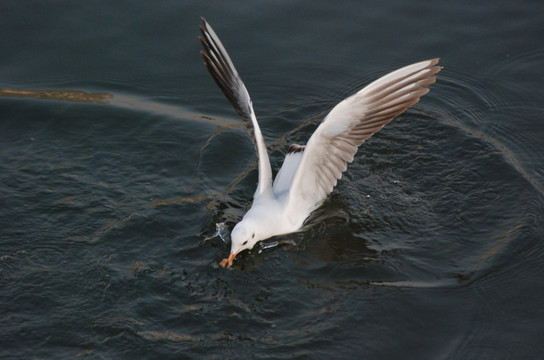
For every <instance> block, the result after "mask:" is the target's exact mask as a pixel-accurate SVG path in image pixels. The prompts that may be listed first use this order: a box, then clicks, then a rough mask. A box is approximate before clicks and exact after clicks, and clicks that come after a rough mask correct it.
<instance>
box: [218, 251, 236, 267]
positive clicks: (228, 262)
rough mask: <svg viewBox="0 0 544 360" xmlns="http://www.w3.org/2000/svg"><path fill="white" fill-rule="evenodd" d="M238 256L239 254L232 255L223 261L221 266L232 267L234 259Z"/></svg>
mask: <svg viewBox="0 0 544 360" xmlns="http://www.w3.org/2000/svg"><path fill="white" fill-rule="evenodd" d="M237 254H238V253H237V252H236V253H230V255H229V258H228V259H223V260H221V262H220V263H219V265H221V266H222V267H224V268H226V267H231V266H232V262H233V261H234V258H235V257H236V255H237Z"/></svg>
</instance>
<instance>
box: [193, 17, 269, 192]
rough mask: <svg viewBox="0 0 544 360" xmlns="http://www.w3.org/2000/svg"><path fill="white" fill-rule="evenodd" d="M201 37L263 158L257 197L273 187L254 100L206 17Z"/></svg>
mask: <svg viewBox="0 0 544 360" xmlns="http://www.w3.org/2000/svg"><path fill="white" fill-rule="evenodd" d="M200 33H201V34H202V36H200V37H199V39H200V42H201V44H202V47H203V48H204V50H202V51H201V52H200V53H201V55H202V58H203V59H204V64H205V65H206V68H207V69H208V71H209V73H210V74H211V75H212V77H213V79H214V80H215V82H216V84H217V85H218V86H219V88H220V89H221V91H222V92H223V94H224V95H225V97H226V98H227V100H228V101H229V102H230V104H231V105H232V107H233V108H234V110H235V111H236V112H237V113H238V115H239V116H240V117H241V118H242V120H243V121H244V123H245V125H246V127H247V129H248V131H249V133H250V135H251V138H252V140H253V143H254V145H255V148H256V149H257V154H258V157H259V184H258V185H257V190H256V192H255V196H258V195H261V194H262V193H264V192H265V191H267V190H269V189H271V188H272V170H271V168H270V160H269V159H268V153H267V151H266V145H265V143H264V138H263V135H262V133H261V129H260V128H259V123H258V122H257V118H256V116H255V112H254V110H253V103H252V101H251V98H250V96H249V93H248V91H247V89H246V86H245V85H244V83H243V81H242V79H241V77H240V75H238V72H237V71H236V68H235V67H234V64H233V63H232V60H231V59H230V57H229V55H228V53H227V51H226V50H225V48H224V46H223V44H222V43H221V40H219V37H218V36H217V35H216V34H215V32H214V31H213V29H212V27H211V26H210V25H209V24H208V23H207V22H206V20H204V19H202V25H201V26H200Z"/></svg>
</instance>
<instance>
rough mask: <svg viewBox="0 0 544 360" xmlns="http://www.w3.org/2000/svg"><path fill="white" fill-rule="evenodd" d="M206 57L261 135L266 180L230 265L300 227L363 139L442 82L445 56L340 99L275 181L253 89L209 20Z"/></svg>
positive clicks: (235, 235) (257, 139) (235, 233)
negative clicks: (246, 252)
mask: <svg viewBox="0 0 544 360" xmlns="http://www.w3.org/2000/svg"><path fill="white" fill-rule="evenodd" d="M200 31H201V33H202V37H201V38H200V41H201V43H202V45H203V46H204V51H202V52H201V53H202V57H203V58H204V63H205V64H206V67H207V68H208V71H209V72H210V73H211V75H212V77H213V78H214V80H215V81H216V83H217V84H218V85H219V87H220V88H221V90H222V91H223V93H224V94H225V96H226V97H227V99H228V100H229V102H230V103H231V105H232V106H233V107H234V109H235V110H236V112H237V113H238V114H239V115H240V117H241V118H242V120H243V121H244V122H245V123H246V125H247V127H248V130H249V131H250V133H252V135H253V140H254V143H255V146H256V149H257V153H258V157H259V166H258V169H259V183H258V185H257V189H256V191H255V194H254V196H253V204H252V206H251V208H250V209H249V211H248V212H247V213H246V214H245V215H244V217H243V219H242V220H241V221H240V222H239V223H238V224H237V225H236V226H235V227H234V229H233V230H232V233H231V239H232V246H231V253H230V256H229V258H228V259H224V260H223V262H222V263H221V265H222V266H231V265H232V262H233V260H234V258H235V257H236V255H237V254H238V253H239V252H240V251H242V250H245V249H252V248H253V246H255V244H256V243H257V242H259V241H261V240H265V239H268V238H270V237H272V236H275V235H281V234H286V233H291V232H295V231H297V230H299V229H300V228H301V227H302V225H303V223H304V220H306V218H307V217H308V216H309V215H310V213H311V212H312V211H314V210H315V209H316V208H317V207H319V206H320V205H321V203H322V202H323V200H325V199H326V198H327V196H328V195H329V194H330V193H331V191H332V190H333V188H334V186H335V185H336V183H337V181H338V179H340V178H341V177H342V173H343V172H344V171H345V170H346V169H347V164H348V163H350V162H352V161H353V157H354V155H355V153H356V152H357V149H358V147H359V146H360V145H361V144H362V143H363V142H364V141H365V140H366V139H368V138H369V137H371V136H372V135H373V134H374V133H376V132H377V131H379V130H380V129H381V128H383V126H384V125H386V124H387V123H389V122H390V121H391V120H393V119H394V118H395V117H396V116H398V115H400V114H401V113H403V112H404V111H405V110H406V109H407V108H408V107H410V106H412V105H413V104H415V103H416V102H418V101H419V98H420V97H421V96H423V95H425V94H426V93H427V92H428V91H429V89H428V88H427V86H428V85H430V84H432V83H434V82H435V80H436V78H435V74H436V73H438V72H439V71H440V69H441V67H439V66H436V64H437V63H438V59H431V60H426V61H422V62H419V63H415V64H412V65H409V66H406V67H403V68H401V69H399V70H396V71H394V72H392V73H389V74H387V75H385V76H383V77H381V78H380V79H378V80H376V81H374V82H373V83H371V84H370V85H368V86H366V87H365V88H363V89H362V90H360V91H358V92H357V93H355V94H353V95H352V96H350V97H348V98H347V99H345V100H343V101H341V102H340V103H339V104H338V105H336V106H335V107H334V108H333V109H332V110H331V112H330V113H329V114H328V115H327V117H326V118H325V119H324V120H323V122H322V123H321V125H320V126H319V127H318V128H317V129H316V130H315V132H314V133H313V135H312V136H311V137H310V139H309V140H308V143H307V144H306V145H305V146H299V145H292V146H291V148H290V149H289V151H288V153H287V155H286V157H285V160H284V162H283V165H282V167H281V169H280V171H279V172H278V174H277V175H276V178H275V179H274V182H272V170H271V167H270V161H269V159H268V153H267V151H266V145H265V143H264V139H263V136H262V134H261V130H260V128H259V124H258V122H257V118H256V117H255V112H254V111H253V105H252V102H251V98H250V97H249V93H248V92H247V89H246V87H245V85H244V83H243V82H242V80H241V78H240V76H239V75H238V72H237V71H236V69H235V67H234V64H233V63H232V61H231V60H230V57H229V56H228V54H227V52H226V50H225V48H224V47H223V45H222V44H221V41H220V40H219V38H218V37H217V35H216V34H215V33H214V31H213V30H212V28H211V27H210V25H209V24H208V23H207V22H206V21H205V20H202V26H201V28H200Z"/></svg>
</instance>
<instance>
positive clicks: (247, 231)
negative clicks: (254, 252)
mask: <svg viewBox="0 0 544 360" xmlns="http://www.w3.org/2000/svg"><path fill="white" fill-rule="evenodd" d="M230 239H231V242H232V244H231V248H230V255H229V257H228V259H223V261H221V266H223V267H231V266H232V262H233V261H234V258H235V257H236V255H238V253H240V252H241V251H244V250H251V249H253V247H254V246H255V244H257V243H258V242H259V241H260V240H262V238H261V237H260V236H259V233H258V232H257V227H256V226H255V225H254V224H253V223H252V222H251V221H249V220H247V219H244V220H242V221H240V222H239V223H238V224H236V226H235V227H234V229H232V232H231V234H230Z"/></svg>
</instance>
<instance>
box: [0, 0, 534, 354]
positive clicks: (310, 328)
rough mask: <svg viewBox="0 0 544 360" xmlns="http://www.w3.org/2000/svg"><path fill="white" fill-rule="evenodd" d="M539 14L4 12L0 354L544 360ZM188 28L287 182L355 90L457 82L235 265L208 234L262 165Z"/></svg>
mask: <svg viewBox="0 0 544 360" xmlns="http://www.w3.org/2000/svg"><path fill="white" fill-rule="evenodd" d="M543 10H544V5H543V3H542V2H541V1H518V2H513V1H502V2H500V1H489V0H488V1H478V0H477V1H471V2H464V3H459V2H453V1H433V2H429V1H410V2H405V1H398V0H391V1H381V2H375V3H366V2H342V1H340V2H338V1H336V2H329V1H313V2H304V1H290V2H274V3H272V2H264V1H262V2H252V3H251V4H244V3H235V2H209V3H208V4H201V2H200V1H198V2H197V1H194V2H190V1H185V2H177V3H173V2H170V3H166V2H165V3H162V2H161V3H159V2H139V3H133V2H98V1H97V2H55V3H54V4H49V3H48V2H47V3H46V2H42V1H35V2H32V1H27V2H4V3H2V5H0V29H1V34H2V36H1V37H0V88H4V89H10V90H15V91H23V90H24V91H31V90H32V91H34V93H31V95H29V96H26V97H13V96H3V97H1V98H0V115H1V120H0V169H1V170H0V297H1V298H0V358H2V359H61V358H91V359H95V358H96V359H157V358H160V359H189V358H206V359H223V358H230V359H241V358H256V359H283V358H297V359H305V358H307V359H330V358H340V357H342V358H348V359H538V358H542V357H543V356H544V307H543V306H542V304H543V300H542V299H543V298H544V285H543V282H542V278H543V276H544V243H543V240H544V166H543V161H542V154H544V141H543V139H544V123H543V120H544V119H543V115H544V108H543V105H542V104H543V101H542V100H543V99H544V90H543V89H544V87H543V85H544V66H543V65H544V46H543V45H542V39H543V38H544V21H543V20H542V19H543V17H542V15H543ZM199 16H205V17H206V18H207V20H208V21H209V22H210V23H211V24H212V25H213V26H214V28H215V30H216V31H217V32H218V33H219V35H220V36H221V37H222V39H223V40H224V43H225V45H226V47H227V49H228V50H229V52H230V53H231V55H232V57H233V60H234V62H235V63H236V65H237V67H238V70H239V71H240V73H241V74H242V76H243V78H244V79H245V81H246V85H247V87H248V88H249V90H250V93H251V94H252V97H253V99H254V103H255V108H256V112H257V114H258V116H259V117H260V119H261V127H262V129H263V132H264V134H265V137H266V140H267V142H268V144H269V150H270V152H271V161H272V164H273V166H275V167H277V166H278V165H279V164H280V163H281V160H282V157H283V154H284V152H285V150H286V147H287V146H288V144H290V143H291V142H304V141H306V139H307V138H308V137H309V135H310V134H311V132H312V131H313V129H314V128H315V126H317V124H318V123H319V120H320V119H321V118H322V116H323V115H324V114H325V113H326V112H327V111H328V110H330V108H331V107H332V106H333V105H334V104H335V103H336V102H337V101H339V100H341V99H342V98H344V97H346V96H348V95H349V94H351V93H352V92H353V91H355V90H357V89H358V88H359V87H361V86H362V85H364V84H366V83H368V82H369V81H371V80H373V79H375V78H377V77H379V76H380V75H383V74H385V73H387V72H388V71H391V70H394V69H396V68H398V67H401V66H404V65H407V64H409V63H411V62H415V61H418V60H423V59H427V58H430V57H437V56H438V57H441V64H442V65H443V66H444V70H443V71H442V72H441V73H440V74H439V80H438V82H437V83H436V84H435V85H433V86H432V91H431V92H430V93H429V95H427V96H426V97H425V98H423V99H422V101H421V102H420V103H419V104H417V105H416V106H415V107H413V108H412V109H410V110H409V111H408V112H407V113H406V114H404V115H402V116H401V117H399V118H398V119H397V120H395V121H394V122H392V123H391V124H389V125H388V126H387V127H386V128H385V129H384V130H383V131H382V132H380V133H379V134H378V135H376V136H375V137H373V138H372V139H371V140H369V141H368V142H366V143H365V144H364V145H363V147H362V149H361V150H360V152H359V155H358V156H357V158H356V160H355V161H354V163H353V164H352V165H351V166H350V168H349V171H348V172H347V173H346V174H345V177H344V179H343V180H342V181H341V182H340V184H339V186H338V187H337V189H336V190H335V192H334V193H333V194H332V195H331V197H330V198H329V200H327V201H326V202H325V204H324V205H323V207H322V208H320V209H319V210H317V211H316V212H315V213H314V214H313V215H312V217H311V219H310V221H309V222H308V223H307V225H306V226H305V229H304V231H303V232H300V233H297V234H292V235H288V236H284V237H282V239H281V240H285V241H288V242H289V243H292V244H294V245H285V246H280V247H276V248H273V249H261V250H262V251H260V250H259V249H255V250H254V251H253V252H252V253H250V254H244V255H242V256H240V258H239V259H238V261H237V262H236V263H235V266H234V268H233V269H232V270H224V269H222V268H219V267H218V265H217V264H218V261H219V260H220V259H222V258H223V257H224V256H225V255H226V254H227V253H228V246H227V245H225V244H223V243H222V242H221V241H220V240H219V239H218V238H214V239H211V240H206V238H207V237H209V236H211V235H212V234H213V232H214V230H215V223H216V222H221V221H225V222H227V223H228V224H229V225H230V226H232V225H233V224H234V223H235V222H236V221H237V220H239V219H240V218H241V216H242V215H243V213H244V211H245V209H247V207H248V206H249V203H250V200H251V197H252V194H253V191H254V186H255V182H256V178H257V174H256V171H255V154H254V150H253V148H252V143H251V141H250V139H249V137H248V135H247V134H246V132H245V130H244V129H243V127H242V126H241V125H240V123H239V121H238V120H237V119H236V116H235V114H234V112H233V111H232V109H230V107H229V105H228V103H227V102H226V101H225V100H224V99H223V97H222V94H221V93H220V91H219V90H218V89H217V88H216V87H215V84H214V83H213V82H212V80H211V78H210V76H209V75H208V74H207V72H206V71H205V69H204V67H203V65H202V62H201V59H200V56H199V50H200V44H199V43H198V40H197V35H198V25H199ZM44 89H48V90H66V91H65V92H64V93H53V95H51V93H49V95H48V96H45V99H44V96H41V97H42V99H37V98H36V97H40V96H37V95H36V94H43V92H40V91H39V90H44ZM68 90H69V91H68ZM72 90H78V91H84V92H86V93H95V92H99V93H107V94H111V96H112V97H106V101H105V102H106V103H104V102H102V103H101V102H92V100H91V102H89V98H78V97H77V96H78V93H74V92H71V91H72ZM36 91H37V92H36ZM32 94H33V95H32ZM4 95H6V94H5V93H4ZM19 95H21V93H19ZM21 96H22V95H21ZM74 97H75V98H74ZM67 100H76V102H74V101H67ZM78 100H80V101H79V102H78ZM83 100H85V101H83Z"/></svg>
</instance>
